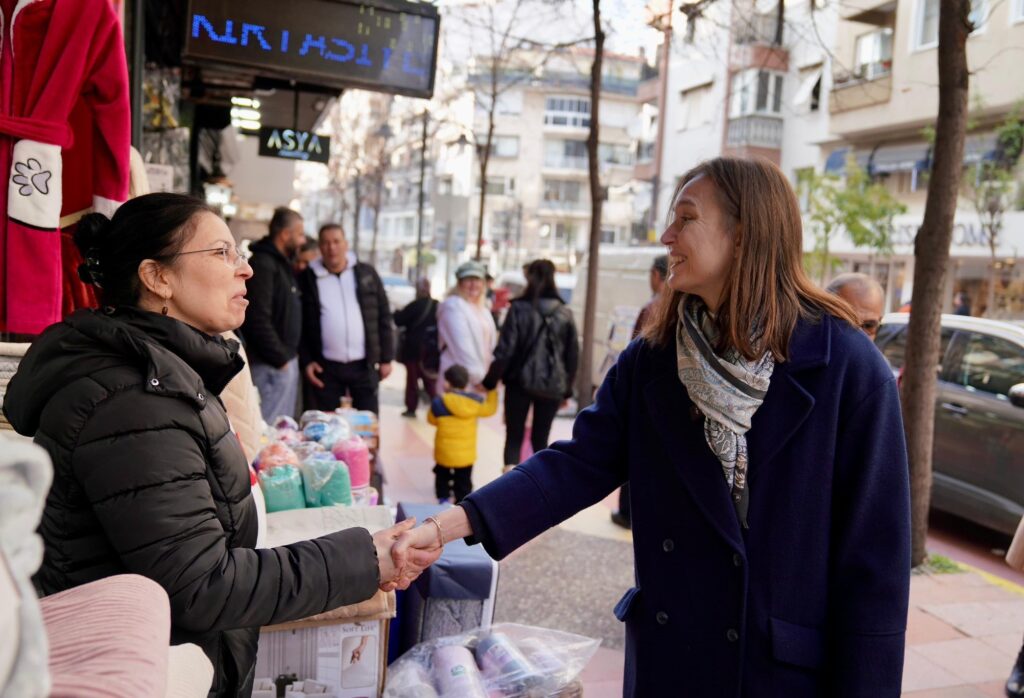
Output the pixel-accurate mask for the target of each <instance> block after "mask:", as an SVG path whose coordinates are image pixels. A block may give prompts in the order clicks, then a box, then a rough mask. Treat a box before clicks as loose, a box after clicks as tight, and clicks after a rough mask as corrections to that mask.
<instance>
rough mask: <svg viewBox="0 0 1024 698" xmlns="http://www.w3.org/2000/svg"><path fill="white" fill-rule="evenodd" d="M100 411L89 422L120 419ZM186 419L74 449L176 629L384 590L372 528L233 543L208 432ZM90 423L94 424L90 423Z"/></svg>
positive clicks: (252, 621)
mask: <svg viewBox="0 0 1024 698" xmlns="http://www.w3.org/2000/svg"><path fill="white" fill-rule="evenodd" d="M111 401H116V398H112V400H111ZM164 402H166V400H164ZM101 407H102V406H101ZM108 409H114V408H113V406H111V407H108ZM99 412H100V408H98V409H97V413H96V414H94V416H93V418H92V419H91V420H90V422H94V423H102V424H107V423H114V420H112V419H111V416H112V415H111V414H109V413H108V414H107V417H106V419H102V420H101V419H100V418H99V417H100V415H99ZM181 421H182V420H181V418H180V415H179V414H177V413H175V412H174V411H173V410H172V411H169V413H168V415H167V417H166V419H165V420H164V421H163V423H162V424H161V425H160V426H158V427H156V428H153V429H147V430H145V431H138V432H134V433H133V432H128V433H120V434H118V433H110V432H109V430H108V431H107V433H102V432H100V433H92V434H89V437H88V440H83V441H80V443H79V444H78V446H77V447H76V448H75V450H74V452H73V454H72V456H71V459H72V460H71V465H72V469H73V472H74V474H75V476H76V479H77V480H78V481H79V482H80V483H81V485H82V487H83V489H84V491H85V493H86V496H87V497H88V500H89V502H90V504H91V506H92V509H93V511H94V512H95V515H96V516H97V518H98V519H99V522H100V525H101V526H102V527H103V529H104V532H105V534H106V536H107V539H108V540H109V542H110V545H111V546H112V547H113V548H114V549H115V551H116V553H117V554H118V556H119V557H120V558H121V560H122V562H123V564H124V566H125V568H126V569H127V571H129V572H134V573H137V574H141V575H144V576H146V577H149V578H150V579H153V580H154V581H156V582H157V583H159V584H160V585H161V586H162V587H163V588H164V589H165V590H166V591H167V594H168V596H169V597H170V601H171V617H172V622H173V624H174V625H175V626H176V627H178V628H180V629H183V630H185V631H190V632H196V633H207V632H213V631H221V630H228V629H234V628H246V627H255V626H260V625H267V624H271V623H278V622H283V621H287V620H293V619H298V618H302V617H305V616H309V615H312V614H316V613H322V612H324V611H327V610H330V609H334V608H337V607H339V606H343V605H348V604H352V603H357V602H359V601H362V600H365V599H367V598H370V597H371V596H372V595H373V594H374V593H375V592H376V590H377V584H378V566H377V557H376V549H375V547H374V545H373V541H372V538H371V536H370V534H369V533H368V532H367V531H366V530H365V529H360V528H354V529H348V530H344V531H338V532H336V533H332V534H330V535H327V536H324V537H322V538H317V539H315V540H311V541H303V542H299V543H295V544H293V545H288V546H282V547H279V548H271V549H259V550H256V549H250V548H229V547H228V546H227V541H228V535H227V533H226V531H225V530H224V527H223V526H222V525H221V523H220V521H219V520H218V519H217V516H216V504H215V500H214V492H213V488H216V487H218V484H217V481H216V479H215V478H210V477H209V476H208V471H207V466H206V461H205V458H204V454H203V451H202V449H201V447H200V445H199V444H200V443H201V440H200V435H198V434H196V433H194V432H193V431H191V430H190V429H188V428H184V427H183V426H182V425H181ZM86 431H95V430H90V429H88V424H87V426H86V429H85V430H83V434H84V433H85V432H86ZM223 438H234V436H233V435H231V434H230V433H227V434H225V436H224V437H223ZM140 454H144V456H143V457H140ZM246 477H247V474H246Z"/></svg>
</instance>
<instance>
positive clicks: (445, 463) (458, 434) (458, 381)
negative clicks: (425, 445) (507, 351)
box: [427, 365, 498, 504]
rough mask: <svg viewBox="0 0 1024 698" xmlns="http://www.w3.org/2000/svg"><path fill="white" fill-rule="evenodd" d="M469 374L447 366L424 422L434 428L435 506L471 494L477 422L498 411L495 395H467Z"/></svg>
mask: <svg viewBox="0 0 1024 698" xmlns="http://www.w3.org/2000/svg"><path fill="white" fill-rule="evenodd" d="M468 383H469V371H467V370H466V369H465V367H464V366H459V365H454V366H449V367H448V370H447V371H445V372H444V392H442V393H441V395H439V396H437V397H435V398H434V401H433V402H432V403H431V404H430V410H429V411H428V412H427V421H428V422H429V423H431V424H433V425H434V426H436V427H437V433H436V434H434V462H435V465H434V493H435V494H436V495H437V500H438V502H439V503H443V502H449V501H452V499H453V498H454V501H455V503H456V504H458V503H459V502H461V501H462V500H463V499H465V498H466V495H468V494H469V493H470V492H472V491H473V464H474V463H476V430H477V424H476V423H477V420H478V419H480V418H481V417H490V416H492V415H493V414H494V413H495V412H497V411H498V392H497V391H496V390H493V389H492V390H488V391H487V397H486V398H485V397H484V396H482V395H478V394H476V393H472V392H467V391H466V386H467V385H468Z"/></svg>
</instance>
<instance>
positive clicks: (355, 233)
mask: <svg viewBox="0 0 1024 698" xmlns="http://www.w3.org/2000/svg"><path fill="white" fill-rule="evenodd" d="M362 182H363V176H362V175H361V174H358V173H356V178H355V181H354V182H353V184H354V190H355V191H354V194H355V197H354V198H355V206H353V208H352V250H353V251H354V252H355V253H356V257H358V256H359V217H360V216H361V215H362V213H363V194H362V192H361V191H360V189H361V188H362Z"/></svg>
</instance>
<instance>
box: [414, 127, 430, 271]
mask: <svg viewBox="0 0 1024 698" xmlns="http://www.w3.org/2000/svg"><path fill="white" fill-rule="evenodd" d="M429 120H430V112H429V111H427V110H426V109H424V110H423V140H422V142H421V143H420V200H419V204H418V206H417V227H416V283H417V284H419V282H420V279H421V278H422V276H423V190H424V181H425V179H426V176H427V122H428V121H429Z"/></svg>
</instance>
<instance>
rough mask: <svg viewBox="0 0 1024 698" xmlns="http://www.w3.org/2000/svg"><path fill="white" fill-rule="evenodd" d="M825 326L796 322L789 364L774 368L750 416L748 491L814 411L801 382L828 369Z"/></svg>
mask: <svg viewBox="0 0 1024 698" xmlns="http://www.w3.org/2000/svg"><path fill="white" fill-rule="evenodd" d="M828 322H829V321H828V320H822V321H820V322H816V323H815V322H811V321H808V320H800V321H799V322H798V323H797V326H796V329H795V330H794V332H793V337H792V339H791V340H790V343H789V360H788V361H785V362H782V363H778V364H776V366H775V372H774V374H773V375H772V382H771V386H770V387H769V388H768V395H766V396H765V400H764V404H762V405H761V407H760V409H758V410H757V412H756V413H755V414H754V419H753V420H752V423H751V427H750V432H749V433H748V434H747V451H748V453H749V454H750V471H749V474H748V476H747V478H748V481H749V482H750V485H751V491H753V490H754V486H755V483H756V482H757V481H758V480H759V479H760V478H761V477H762V475H763V473H765V472H768V470H769V466H770V465H771V462H772V459H773V458H775V456H776V455H777V454H778V453H779V452H780V451H781V450H782V448H783V447H784V446H785V445H786V444H787V443H788V442H789V440H790V439H792V438H793V436H794V435H795V434H796V433H797V431H799V429H800V426H801V425H802V424H803V423H804V421H806V419H807V417H809V416H810V414H811V410H812V409H813V408H814V396H813V395H812V394H811V393H810V391H808V389H807V388H806V387H805V386H804V382H806V381H807V376H808V372H809V371H810V370H811V369H815V368H821V367H823V366H827V365H828V359H829V349H830V340H829V331H828Z"/></svg>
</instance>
